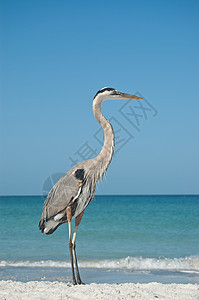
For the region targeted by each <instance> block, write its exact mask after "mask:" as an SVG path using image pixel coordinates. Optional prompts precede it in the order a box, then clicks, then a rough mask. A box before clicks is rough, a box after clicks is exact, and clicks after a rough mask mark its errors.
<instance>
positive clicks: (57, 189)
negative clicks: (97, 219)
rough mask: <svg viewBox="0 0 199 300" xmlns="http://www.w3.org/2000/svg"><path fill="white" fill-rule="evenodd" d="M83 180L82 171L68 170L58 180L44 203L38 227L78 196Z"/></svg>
mask: <svg viewBox="0 0 199 300" xmlns="http://www.w3.org/2000/svg"><path fill="white" fill-rule="evenodd" d="M83 180H84V170H83V169H81V170H80V169H76V170H75V171H73V170H70V171H69V172H67V173H66V174H65V175H64V176H63V177H61V178H60V179H59V180H58V182H57V183H56V184H55V185H54V186H53V188H52V189H51V191H50V192H49V194H48V196H47V198H46V200H45V202H44V206H43V212H42V215H41V219H40V222H39V227H41V225H42V224H43V222H44V221H47V220H48V219H50V218H51V217H53V216H55V215H57V214H58V213H59V212H61V211H63V210H64V209H65V208H66V207H67V206H68V204H69V203H70V202H72V201H74V200H75V199H76V198H77V197H78V196H79V194H80V192H81V188H82V182H83Z"/></svg>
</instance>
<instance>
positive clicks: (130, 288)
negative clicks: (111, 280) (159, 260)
mask: <svg viewBox="0 0 199 300" xmlns="http://www.w3.org/2000/svg"><path fill="white" fill-rule="evenodd" d="M46 298H47V299H54V300H58V299H67V300H69V299H71V300H88V299H89V300H100V299H103V300H106V299H107V300H116V299H117V300H122V299H125V300H126V299H127V300H128V299H129V300H130V299H131V300H132V299H142V300H150V299H167V300H174V299H176V300H177V299H179V300H196V299H199V285H198V284H162V283H157V282H151V283H147V284H140V283H122V284H107V283H104V284H97V283H90V284H86V285H77V286H73V285H72V284H71V283H64V282H57V281H54V282H49V281H28V282H26V283H24V282H20V281H11V280H8V281H0V299H4V300H11V299H31V300H32V299H40V300H42V299H45V300H46Z"/></svg>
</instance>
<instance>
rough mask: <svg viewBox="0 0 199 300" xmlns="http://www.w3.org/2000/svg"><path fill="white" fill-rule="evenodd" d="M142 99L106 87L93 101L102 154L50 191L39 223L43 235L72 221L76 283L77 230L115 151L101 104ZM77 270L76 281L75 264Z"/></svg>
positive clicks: (76, 167) (74, 169)
mask: <svg viewBox="0 0 199 300" xmlns="http://www.w3.org/2000/svg"><path fill="white" fill-rule="evenodd" d="M116 99H142V98H140V97H137V96H135V95H129V94H126V93H121V92H119V91H117V90H115V89H113V88H107V87H106V88H103V89H101V90H100V91H98V92H97V94H96V95H95V97H94V99H93V113H94V116H95V118H96V120H97V121H98V122H99V123H100V125H101V126H102V129H103V131H104V145H103V147H102V150H101V152H100V153H99V154H98V155H97V156H96V157H95V158H92V159H89V160H85V161H82V162H79V163H78V164H76V165H75V166H74V167H72V168H71V169H70V170H69V171H68V172H67V173H66V174H65V175H64V176H63V177H61V178H60V179H59V180H58V182H57V183H56V184H55V185H54V186H53V188H52V189H51V191H50V192H49V194H48V196H47V198H46V200H45V202H44V206H43V212H42V215H41V219H40V222H39V228H40V230H41V231H42V233H45V234H51V233H53V232H54V231H55V230H56V229H57V227H58V226H60V225H61V224H63V223H66V222H68V230H69V250H70V259H71V267H72V277H73V284H77V283H78V284H82V281H81V278H80V274H79V269H78V263H77V257H76V251H75V239H76V234H77V228H78V226H79V224H80V222H81V219H82V216H83V214H84V209H85V208H86V206H87V205H88V204H89V203H90V202H91V201H92V199H93V196H94V193H95V188H96V183H97V181H98V180H99V179H100V178H101V177H102V176H103V175H104V173H105V172H106V170H107V168H108V166H109V164H110V162H111V159H112V156H113V151H114V132H113V128H112V126H111V124H110V123H109V121H108V120H107V119H106V118H105V117H104V116H103V115H102V113H101V104H102V102H103V101H105V100H116ZM74 218H75V229H74V233H73V238H72V239H71V220H72V219H74ZM73 260H74V262H75V267H76V278H77V280H76V278H75V272H74V263H73Z"/></svg>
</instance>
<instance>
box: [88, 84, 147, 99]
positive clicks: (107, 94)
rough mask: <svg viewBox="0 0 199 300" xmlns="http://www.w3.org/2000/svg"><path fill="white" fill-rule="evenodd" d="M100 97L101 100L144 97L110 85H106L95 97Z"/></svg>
mask: <svg viewBox="0 0 199 300" xmlns="http://www.w3.org/2000/svg"><path fill="white" fill-rule="evenodd" d="M96 98H98V99H99V100H101V101H100V102H102V101H105V100H119V99H142V98H141V97H138V96H135V95H130V94H126V93H122V92H119V91H118V90H116V89H113V88H110V87H104V88H103V89H101V90H99V91H98V92H97V94H96V95H95V97H94V100H95V99H96Z"/></svg>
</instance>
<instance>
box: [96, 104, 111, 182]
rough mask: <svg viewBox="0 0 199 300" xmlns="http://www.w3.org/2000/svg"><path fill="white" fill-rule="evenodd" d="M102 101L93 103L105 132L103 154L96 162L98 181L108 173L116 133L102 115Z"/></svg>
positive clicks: (97, 118)
mask: <svg viewBox="0 0 199 300" xmlns="http://www.w3.org/2000/svg"><path fill="white" fill-rule="evenodd" d="M101 103H102V101H94V102H93V113H94V116H95V118H96V120H97V121H98V122H99V123H100V125H101V126H102V129H103V132H104V145H103V147H102V150H101V152H100V153H99V154H98V156H97V157H95V158H94V160H95V161H96V162H97V164H96V166H97V170H96V172H97V177H98V179H99V178H100V177H102V175H103V174H104V173H105V172H106V170H107V168H108V166H109V164H110V162H111V159H112V157H113V152H114V132H113V128H112V126H111V124H110V123H109V121H108V120H107V119H106V118H105V117H104V116H103V115H102V112H101Z"/></svg>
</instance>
